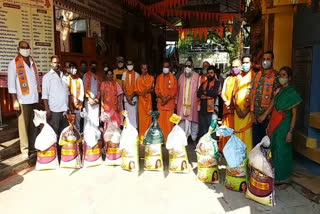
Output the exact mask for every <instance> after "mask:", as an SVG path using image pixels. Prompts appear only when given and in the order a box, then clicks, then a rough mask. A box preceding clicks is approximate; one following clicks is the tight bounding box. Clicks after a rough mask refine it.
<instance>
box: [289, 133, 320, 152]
mask: <svg viewBox="0 0 320 214" xmlns="http://www.w3.org/2000/svg"><path fill="white" fill-rule="evenodd" d="M293 139H294V143H298V144H300V145H301V146H303V147H307V148H313V149H315V148H317V139H316V138H311V137H308V136H307V135H305V134H303V133H302V132H301V131H294V132H293Z"/></svg>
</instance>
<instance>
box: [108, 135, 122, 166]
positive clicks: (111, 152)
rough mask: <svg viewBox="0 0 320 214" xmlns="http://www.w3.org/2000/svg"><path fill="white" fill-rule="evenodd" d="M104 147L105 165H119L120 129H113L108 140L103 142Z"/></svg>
mask: <svg viewBox="0 0 320 214" xmlns="http://www.w3.org/2000/svg"><path fill="white" fill-rule="evenodd" d="M104 146H105V149H106V159H105V161H104V162H105V165H107V166H121V163H122V162H121V150H120V129H117V130H115V131H114V133H113V135H112V138H111V140H110V141H108V142H105V144H104Z"/></svg>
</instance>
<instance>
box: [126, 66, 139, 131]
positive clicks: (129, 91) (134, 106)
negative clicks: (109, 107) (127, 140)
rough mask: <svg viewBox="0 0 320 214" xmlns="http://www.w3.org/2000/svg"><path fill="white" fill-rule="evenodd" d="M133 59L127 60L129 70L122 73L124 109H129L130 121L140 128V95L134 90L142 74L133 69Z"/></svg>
mask: <svg viewBox="0 0 320 214" xmlns="http://www.w3.org/2000/svg"><path fill="white" fill-rule="evenodd" d="M133 68H134V65H133V62H132V60H127V69H128V70H127V71H124V72H123V74H122V83H123V91H124V94H125V98H124V109H125V110H127V111H128V117H129V120H130V123H131V124H132V125H133V126H134V127H135V128H138V97H137V95H136V93H135V92H134V89H135V87H136V82H137V79H138V78H139V77H140V75H139V74H138V73H137V72H135V71H134V70H133Z"/></svg>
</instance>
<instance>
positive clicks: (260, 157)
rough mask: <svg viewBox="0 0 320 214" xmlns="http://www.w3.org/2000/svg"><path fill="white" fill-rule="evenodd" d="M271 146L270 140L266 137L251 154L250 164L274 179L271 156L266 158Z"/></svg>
mask: <svg viewBox="0 0 320 214" xmlns="http://www.w3.org/2000/svg"><path fill="white" fill-rule="evenodd" d="M269 146H270V138H269V137H268V136H265V137H264V138H263V139H262V140H261V142H260V143H258V144H257V145H256V146H255V147H254V148H253V149H252V150H251V151H250V153H249V164H250V165H251V166H252V167H253V168H255V169H257V170H259V171H260V172H262V173H263V174H265V175H267V176H269V177H271V178H274V173H273V168H272V164H271V153H269V155H270V156H266V154H265V151H266V148H268V147H269Z"/></svg>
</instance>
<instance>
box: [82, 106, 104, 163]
mask: <svg viewBox="0 0 320 214" xmlns="http://www.w3.org/2000/svg"><path fill="white" fill-rule="evenodd" d="M81 117H83V118H86V120H87V125H86V127H85V129H84V131H83V147H82V151H83V154H82V166H83V167H84V168H87V167H93V166H99V165H101V164H102V155H101V146H102V143H101V140H100V138H101V132H100V130H99V128H98V125H99V124H98V123H95V122H93V121H91V119H90V118H89V117H88V114H87V113H86V111H85V109H84V110H83V112H81Z"/></svg>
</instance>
